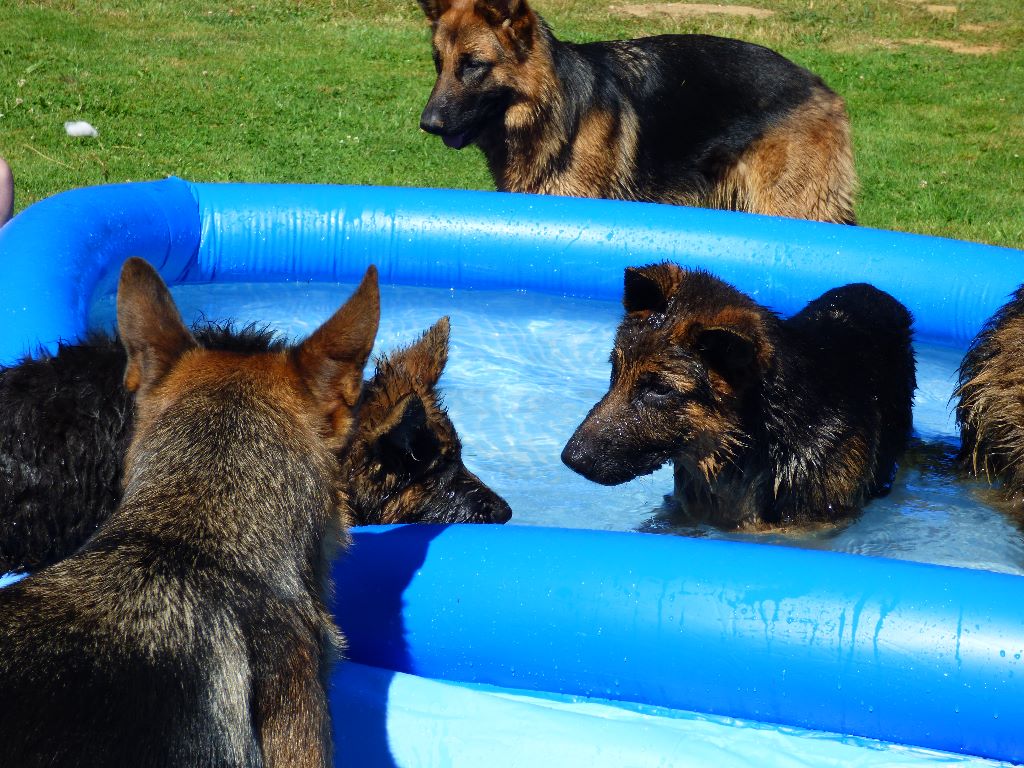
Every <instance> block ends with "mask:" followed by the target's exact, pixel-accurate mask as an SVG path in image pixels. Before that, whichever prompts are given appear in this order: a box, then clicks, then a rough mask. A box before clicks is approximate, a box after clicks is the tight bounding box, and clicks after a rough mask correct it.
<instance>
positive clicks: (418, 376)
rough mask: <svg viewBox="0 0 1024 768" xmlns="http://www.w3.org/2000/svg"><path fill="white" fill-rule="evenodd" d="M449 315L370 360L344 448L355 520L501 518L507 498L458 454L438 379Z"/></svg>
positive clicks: (479, 520)
mask: <svg viewBox="0 0 1024 768" xmlns="http://www.w3.org/2000/svg"><path fill="white" fill-rule="evenodd" d="M448 334H449V323H448V318H447V317H444V318H441V319H440V320H439V321H438V322H437V323H436V324H434V326H433V327H432V328H431V329H430V330H428V331H427V332H426V333H424V334H423V336H422V338H420V339H419V340H418V341H417V342H416V343H414V344H412V345H410V346H408V347H406V348H405V349H399V350H396V351H395V352H392V353H391V354H389V355H388V356H387V357H381V358H379V359H378V360H377V370H376V372H375V374H374V376H373V378H372V379H370V381H369V382H367V384H366V387H365V388H364V390H363V399H362V402H361V403H360V406H359V425H358V429H357V433H356V439H355V440H353V442H352V447H351V449H350V450H349V451H348V453H347V454H346V459H345V466H346V474H347V477H349V478H350V483H351V485H350V488H349V493H350V498H351V501H352V506H353V508H354V509H355V510H356V519H357V520H358V521H359V522H360V523H363V522H374V523H413V522H422V523H504V522H507V521H508V520H509V518H510V517H511V516H512V510H511V509H510V508H509V506H508V504H507V503H506V502H505V500H504V499H502V498H501V497H500V496H498V495H497V494H496V493H494V491H492V490H491V489H490V488H488V487H487V486H486V485H484V483H483V482H481V480H480V478H478V477H477V476H476V475H474V474H473V473H472V472H470V471H469V470H468V469H467V468H466V465H465V464H464V463H463V462H462V443H461V442H460V441H459V436H458V434H456V432H455V426H454V425H453V424H452V421H451V419H450V418H449V417H448V414H447V413H446V412H445V409H444V406H443V405H442V403H441V398H440V395H439V393H438V389H437V383H438V379H440V377H441V373H442V372H443V371H444V366H445V363H446V362H447V361H448Z"/></svg>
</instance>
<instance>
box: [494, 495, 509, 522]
mask: <svg viewBox="0 0 1024 768" xmlns="http://www.w3.org/2000/svg"><path fill="white" fill-rule="evenodd" d="M511 519H512V507H510V506H509V505H508V502H507V501H505V500H504V499H503V498H501V496H499V495H498V494H494V499H492V500H491V522H492V523H498V524H502V523H507V522H508V521H509V520H511Z"/></svg>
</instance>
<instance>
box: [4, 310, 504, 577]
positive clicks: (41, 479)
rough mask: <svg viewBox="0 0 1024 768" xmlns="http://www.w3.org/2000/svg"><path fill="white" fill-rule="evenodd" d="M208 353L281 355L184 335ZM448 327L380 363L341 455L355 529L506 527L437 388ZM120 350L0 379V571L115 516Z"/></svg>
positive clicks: (81, 351)
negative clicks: (466, 460) (465, 457)
mask: <svg viewBox="0 0 1024 768" xmlns="http://www.w3.org/2000/svg"><path fill="white" fill-rule="evenodd" d="M193 333H194V335H195V336H196V338H197V339H198V340H199V342H200V343H201V344H202V345H203V346H204V347H205V348H207V349H216V350H220V351H225V352H235V353H254V352H276V353H282V352H284V351H285V350H286V348H287V345H286V344H285V342H284V341H283V340H280V339H275V337H274V335H273V334H272V333H270V332H268V331H266V330H263V329H258V328H255V327H252V326H250V327H247V328H242V329H238V330H236V329H234V328H232V327H231V326H220V325H204V326H202V327H196V328H194V329H193ZM448 333H449V326H448V320H447V318H444V319H442V320H440V321H438V323H437V324H436V325H435V326H434V327H433V328H431V329H430V331H428V332H427V333H426V334H425V335H424V336H423V338H422V339H420V340H419V341H418V342H417V343H415V344H413V345H411V346H410V347H408V348H407V349H403V350H398V351H396V352H393V353H392V354H390V355H388V356H385V357H381V358H380V359H378V361H377V370H376V373H375V375H374V376H373V378H372V379H371V380H370V381H369V382H367V383H366V385H365V387H364V390H363V398H362V401H361V402H360V404H359V407H358V421H357V425H356V429H355V434H354V437H353V439H352V445H351V447H350V448H349V449H348V450H347V451H346V452H345V453H344V454H343V455H342V456H340V457H339V460H340V461H341V463H342V471H343V473H344V476H345V477H346V478H348V480H347V482H348V492H349V502H350V504H349V505H348V512H349V515H350V518H351V521H352V522H353V523H355V524H356V525H370V524H376V523H411V522H431V523H492V522H493V523H504V522H506V521H507V520H508V519H509V518H510V517H511V516H512V511H511V509H509V506H508V504H507V503H506V502H505V500H504V499H502V498H501V497H500V496H498V495H497V494H496V493H494V491H492V490H491V489H490V488H488V487H487V486H486V485H484V483H483V482H481V480H480V479H479V478H478V477H476V475H474V474H473V473H471V472H470V471H469V470H468V469H467V468H466V466H465V464H463V462H462V452H461V451H462V447H461V443H460V441H459V437H458V434H457V433H456V431H455V427H454V425H453V424H452V422H451V419H450V418H448V415H447V413H446V412H445V410H444V408H443V407H442V405H441V399H440V394H439V392H438V389H437V382H438V379H439V378H440V376H441V373H442V371H443V370H444V366H445V362H446V361H447V356H448ZM125 363H126V355H125V351H124V347H123V346H122V345H121V343H120V342H119V341H118V340H117V339H115V338H112V337H110V336H107V335H105V334H94V335H92V336H90V337H89V338H88V339H87V340H86V341H84V342H82V343H78V344H65V345H61V347H60V348H59V349H58V351H57V353H56V354H55V355H52V356H51V355H43V356H41V357H39V358H37V359H28V360H25V361H23V362H22V363H20V364H19V365H16V366H12V367H10V368H7V369H3V370H0V573H5V572H7V571H35V570H38V569H39V568H41V567H43V566H46V565H51V564H53V563H55V562H58V561H59V560H62V559H64V558H65V557H67V556H68V555H70V554H71V553H72V552H74V551H75V550H77V549H78V548H79V547H80V546H81V545H82V544H83V543H84V542H85V541H86V540H87V539H88V538H89V536H91V535H92V533H93V532H94V531H95V530H96V528H97V526H99V525H100V524H101V523H102V522H103V521H104V520H106V519H107V518H108V517H109V516H110V515H111V514H112V513H113V512H114V510H115V509H116V508H117V505H118V504H119V503H120V499H121V465H122V462H123V457H124V453H125V450H126V448H127V445H128V439H129V437H130V434H131V426H132V404H131V395H130V393H128V392H126V391H125V390H124V388H123V387H122V385H121V378H122V376H123V373H124V367H125Z"/></svg>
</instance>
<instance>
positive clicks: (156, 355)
mask: <svg viewBox="0 0 1024 768" xmlns="http://www.w3.org/2000/svg"><path fill="white" fill-rule="evenodd" d="M117 329H118V334H119V335H120V337H121V343H122V344H124V348H125V351H126V352H127V353H128V364H127V366H126V367H125V372H124V386H125V389H127V390H128V391H129V392H138V391H140V390H147V389H149V388H150V387H152V386H153V385H155V384H156V383H157V382H159V381H160V380H161V379H162V378H163V377H164V376H166V375H167V373H168V371H170V370H171V368H173V367H174V364H175V363H176V362H177V361H178V359H179V358H180V357H181V356H182V355H183V354H184V353H185V352H187V351H188V350H190V349H194V348H195V347H197V346H198V344H197V343H196V340H195V339H194V338H192V334H191V333H189V331H188V329H187V328H186V327H185V323H184V322H182V319H181V313H179V312H178V308H177V307H176V306H175V304H174V299H173V298H171V292H170V291H168V290H167V286H166V285H165V284H164V281H163V280H161V279H160V275H159V274H157V271H156V270H155V269H153V267H151V266H150V265H149V264H148V263H147V262H146V261H144V260H142V259H139V258H136V257H132V258H130V259H128V260H127V261H126V262H125V263H124V266H122V267H121V277H120V280H119V282H118V286H117Z"/></svg>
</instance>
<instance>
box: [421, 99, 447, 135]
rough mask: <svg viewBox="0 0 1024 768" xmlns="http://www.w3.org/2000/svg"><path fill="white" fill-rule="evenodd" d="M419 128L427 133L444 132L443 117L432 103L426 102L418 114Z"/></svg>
mask: <svg viewBox="0 0 1024 768" xmlns="http://www.w3.org/2000/svg"><path fill="white" fill-rule="evenodd" d="M420 128H421V129H422V130H424V131H426V132H427V133H433V134H439V133H443V132H444V118H443V117H442V116H441V110H440V109H438V108H437V107H436V106H434V105H432V104H427V106H426V107H425V108H424V110H423V114H422V115H420Z"/></svg>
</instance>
